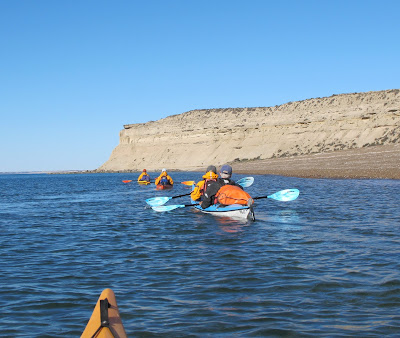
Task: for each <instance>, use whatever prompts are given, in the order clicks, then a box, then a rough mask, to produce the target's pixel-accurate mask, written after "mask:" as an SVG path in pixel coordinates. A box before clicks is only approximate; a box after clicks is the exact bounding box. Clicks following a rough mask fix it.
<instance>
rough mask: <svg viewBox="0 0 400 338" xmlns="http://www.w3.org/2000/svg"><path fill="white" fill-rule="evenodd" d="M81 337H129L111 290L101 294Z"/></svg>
mask: <svg viewBox="0 0 400 338" xmlns="http://www.w3.org/2000/svg"><path fill="white" fill-rule="evenodd" d="M81 337H83V338H89V337H96V338H97V337H98V338H108V337H110V338H123V337H127V335H126V332H125V329H124V326H123V324H122V321H121V317H120V315H119V311H118V305H117V301H116V299H115V295H114V292H113V291H112V290H111V289H105V290H103V292H102V293H101V295H100V297H99V299H98V300H97V303H96V306H95V308H94V310H93V313H92V316H91V317H90V319H89V322H88V323H87V325H86V328H85V330H84V331H83V333H82V335H81Z"/></svg>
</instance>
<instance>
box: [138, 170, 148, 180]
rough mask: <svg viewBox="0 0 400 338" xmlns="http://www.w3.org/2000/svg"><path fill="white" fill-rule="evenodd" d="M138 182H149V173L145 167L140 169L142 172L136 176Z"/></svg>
mask: <svg viewBox="0 0 400 338" xmlns="http://www.w3.org/2000/svg"><path fill="white" fill-rule="evenodd" d="M137 180H138V182H139V181H147V182H150V176H149V174H148V173H147V170H146V169H143V171H142V173H141V174H140V176H139V177H138V179H137Z"/></svg>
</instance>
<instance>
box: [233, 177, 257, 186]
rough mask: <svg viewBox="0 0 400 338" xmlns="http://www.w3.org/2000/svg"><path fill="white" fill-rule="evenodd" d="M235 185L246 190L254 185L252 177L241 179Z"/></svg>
mask: <svg viewBox="0 0 400 338" xmlns="http://www.w3.org/2000/svg"><path fill="white" fill-rule="evenodd" d="M236 183H237V184H239V185H241V186H242V187H243V188H248V187H250V186H251V185H252V184H253V183H254V177H243V178H241V179H240V180H239V181H237V182H236Z"/></svg>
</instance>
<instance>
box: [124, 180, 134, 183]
mask: <svg viewBox="0 0 400 338" xmlns="http://www.w3.org/2000/svg"><path fill="white" fill-rule="evenodd" d="M122 182H124V183H129V182H132V180H123V181H122Z"/></svg>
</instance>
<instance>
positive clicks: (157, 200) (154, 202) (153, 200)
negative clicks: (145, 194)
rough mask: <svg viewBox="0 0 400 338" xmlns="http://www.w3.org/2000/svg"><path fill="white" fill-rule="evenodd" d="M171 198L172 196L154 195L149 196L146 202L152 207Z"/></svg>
mask: <svg viewBox="0 0 400 338" xmlns="http://www.w3.org/2000/svg"><path fill="white" fill-rule="evenodd" d="M170 199H171V197H153V198H148V199H147V200H146V203H147V204H148V205H150V206H151V207H157V206H159V205H163V204H165V203H167V202H168V201H169V200H170Z"/></svg>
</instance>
